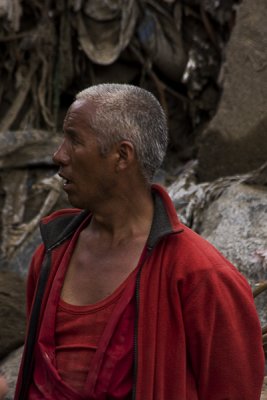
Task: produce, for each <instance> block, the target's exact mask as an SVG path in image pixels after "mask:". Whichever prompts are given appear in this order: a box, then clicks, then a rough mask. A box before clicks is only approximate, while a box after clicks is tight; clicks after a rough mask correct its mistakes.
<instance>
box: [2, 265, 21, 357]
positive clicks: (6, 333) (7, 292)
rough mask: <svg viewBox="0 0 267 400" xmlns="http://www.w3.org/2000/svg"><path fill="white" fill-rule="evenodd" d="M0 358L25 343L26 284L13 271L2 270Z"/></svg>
mask: <svg viewBox="0 0 267 400" xmlns="http://www.w3.org/2000/svg"><path fill="white" fill-rule="evenodd" d="M0 326H1V335H0V360H1V359H2V358H3V357H5V356H6V355H7V354H8V353H9V352H10V351H12V350H13V349H15V348H16V347H19V346H20V345H21V344H23V341H24V335H25V284H24V280H23V279H22V278H20V277H18V275H17V274H15V273H13V272H11V271H0Z"/></svg>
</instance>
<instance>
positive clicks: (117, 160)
mask: <svg viewBox="0 0 267 400" xmlns="http://www.w3.org/2000/svg"><path fill="white" fill-rule="evenodd" d="M166 147H167V125H166V118H165V115H164V113H163V110H162V108H161V106H160V104H159V103H158V101H157V100H156V99H155V97H154V96H153V95H152V94H151V93H149V92H147V91H145V90H143V89H140V88H138V87H134V86H131V85H120V84H102V85H97V86H92V87H90V88H88V89H85V90H83V91H82V92H80V93H79V94H78V95H77V96H76V100H75V101H74V103H73V104H72V105H71V106H70V108H69V110H68V112H67V115H66V118H65V121H64V136H63V141H62V144H61V146H60V147H59V148H58V150H57V151H56V153H55V154H54V157H53V159H54V162H55V163H56V164H57V165H58V166H59V175H60V176H61V177H62V179H63V180H64V190H65V192H66V193H67V195H68V198H69V201H70V203H71V204H72V206H73V207H75V208H71V209H65V210H61V211H57V212H55V213H53V214H52V215H50V216H48V217H46V218H44V219H43V221H42V223H41V232H42V236H43V244H42V245H41V246H40V247H39V248H38V249H37V251H36V252H35V254H34V256H33V260H32V264H31V267H30V271H29V277H28V291H27V301H28V318H29V323H28V326H29V328H28V334H27V340H26V344H25V354H24V356H23V360H22V364H21V369H20V375H19V378H18V383H17V390H16V396H15V399H16V400H17V399H20V400H21V399H29V400H37V399H46V400H61V399H68V400H83V399H84V400H85V399H88V400H89V399H90V400H91V399H97V400H111V399H113V400H115V399H120V400H126V399H136V400H177V399H180V400H241V399H242V400H256V399H259V398H260V391H261V385H262V380H263V371H264V358H263V350H262V343H261V329H260V324H259V320H258V316H257V313H256V310H255V307H254V302H253V297H252V295H251V290H250V288H249V286H248V284H247V282H246V280H245V279H244V278H243V277H242V276H241V274H240V273H239V272H238V271H237V270H236V269H235V267H234V266H232V265H231V264H230V263H229V262H228V261H227V260H226V259H225V258H224V257H223V256H222V255H221V254H220V253H219V252H218V251H217V250H216V249H215V248H214V247H212V245H211V244H209V243H208V242H206V241H205V240H204V239H203V238H201V237H200V236H199V235H197V234H196V233H194V232H193V231H191V230H190V229H189V228H187V227H186V226H183V225H182V224H181V223H180V222H179V219H178V217H177V215H176V211H175V208H174V206H173V204H172V201H171V199H170V198H169V196H168V194H167V192H166V191H165V190H164V189H163V188H162V187H160V186H159V185H156V184H152V183H151V180H152V177H153V175H154V173H155V171H156V169H157V168H158V167H159V166H160V164H161V162H162V160H163V158H164V155H165V151H166ZM44 271H45V272H44ZM45 275H46V276H47V279H46V280H45V278H44V276H45ZM38 307H40V308H38ZM25 371H26V372H25Z"/></svg>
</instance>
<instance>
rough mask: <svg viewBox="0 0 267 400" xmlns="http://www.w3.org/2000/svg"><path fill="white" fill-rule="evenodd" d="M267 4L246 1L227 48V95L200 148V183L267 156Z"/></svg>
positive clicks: (256, 164)
mask: <svg viewBox="0 0 267 400" xmlns="http://www.w3.org/2000/svg"><path fill="white" fill-rule="evenodd" d="M266 20H267V7H266V0H244V1H242V3H241V4H240V6H239V8H238V10H237V16H236V23H235V26H234V29H233V31H232V34H231V38H230V40H229V43H228V44H227V46H226V52H225V62H224V65H223V67H222V72H221V74H222V75H223V93H222V97H221V100H220V104H219V107H218V110H217V112H216V115H215V117H214V118H213V119H212V121H211V122H210V123H209V124H208V127H207V128H206V130H205V132H204V134H203V136H202V138H201V140H200V145H199V154H198V158H199V169H198V174H199V178H200V180H202V181H207V180H208V181H211V180H213V179H216V178H218V177H219V176H226V175H232V174H237V173H244V172H247V171H250V170H252V169H255V168H257V167H259V166H260V165H261V164H263V163H264V162H265V161H266V159H267V158H266V154H267V140H266V130H267V107H266V99H267V51H266V49H267V24H266Z"/></svg>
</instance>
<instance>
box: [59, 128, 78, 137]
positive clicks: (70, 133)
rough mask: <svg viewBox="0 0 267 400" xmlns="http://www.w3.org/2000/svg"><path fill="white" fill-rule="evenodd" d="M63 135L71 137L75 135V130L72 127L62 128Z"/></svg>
mask: <svg viewBox="0 0 267 400" xmlns="http://www.w3.org/2000/svg"><path fill="white" fill-rule="evenodd" d="M62 132H63V135H68V136H71V137H74V136H77V132H76V131H75V130H74V129H72V128H67V129H63V131H62Z"/></svg>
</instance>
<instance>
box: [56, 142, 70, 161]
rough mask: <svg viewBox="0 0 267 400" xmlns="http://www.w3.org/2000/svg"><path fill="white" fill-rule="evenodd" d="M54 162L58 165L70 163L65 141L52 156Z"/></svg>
mask: <svg viewBox="0 0 267 400" xmlns="http://www.w3.org/2000/svg"><path fill="white" fill-rule="evenodd" d="M52 160H53V162H54V163H55V164H56V165H66V164H67V163H68V161H69V156H68V154H67V152H66V148H65V145H64V141H63V142H62V143H61V145H60V146H59V147H58V148H57V150H56V151H55V153H54V154H53V156H52Z"/></svg>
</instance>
